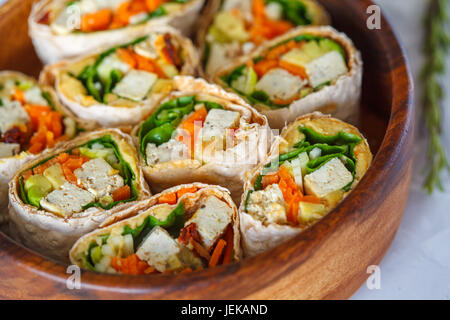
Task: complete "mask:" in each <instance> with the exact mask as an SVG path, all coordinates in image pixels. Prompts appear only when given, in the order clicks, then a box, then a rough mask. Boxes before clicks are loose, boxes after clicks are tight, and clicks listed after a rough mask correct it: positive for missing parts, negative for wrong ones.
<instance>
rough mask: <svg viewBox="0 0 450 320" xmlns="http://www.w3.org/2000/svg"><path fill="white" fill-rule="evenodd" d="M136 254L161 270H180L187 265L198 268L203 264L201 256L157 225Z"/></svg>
mask: <svg viewBox="0 0 450 320" xmlns="http://www.w3.org/2000/svg"><path fill="white" fill-rule="evenodd" d="M136 255H137V256H138V257H139V259H141V260H143V261H146V262H147V263H148V264H149V265H150V266H152V267H154V268H155V269H156V270H158V271H159V272H164V271H166V270H171V271H178V270H182V269H184V268H186V267H191V268H193V269H197V268H198V267H200V266H202V262H201V260H200V259H199V258H197V257H195V256H194V253H193V252H191V251H190V250H189V249H187V248H186V247H184V246H182V245H181V244H179V243H178V242H177V241H176V240H175V239H173V238H172V237H171V236H170V234H169V233H168V232H167V231H166V230H165V229H163V228H161V227H155V228H153V229H152V231H150V233H149V234H148V236H147V237H146V238H145V239H144V241H143V242H142V244H141V245H140V247H139V248H138V250H137V251H136Z"/></svg>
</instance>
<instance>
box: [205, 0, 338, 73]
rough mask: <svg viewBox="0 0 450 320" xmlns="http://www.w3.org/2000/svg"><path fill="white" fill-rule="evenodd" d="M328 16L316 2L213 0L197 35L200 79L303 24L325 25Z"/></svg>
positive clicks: (328, 20)
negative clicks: (201, 68)
mask: <svg viewBox="0 0 450 320" xmlns="http://www.w3.org/2000/svg"><path fill="white" fill-rule="evenodd" d="M328 24H330V17H329V15H328V13H327V12H326V11H325V9H324V8H323V7H322V6H321V5H320V4H319V3H318V2H317V1H315V0H292V1H285V0H224V1H221V0H213V1H210V2H209V3H208V6H207V8H206V10H205V19H203V20H202V24H201V27H200V30H199V32H198V34H197V42H198V43H199V46H200V49H201V51H200V52H202V53H203V54H202V57H203V59H202V62H203V64H202V65H203V70H202V71H203V74H202V75H203V76H206V77H207V78H210V79H212V76H213V75H214V74H215V72H216V71H217V70H218V69H219V68H220V67H221V66H223V65H225V64H228V63H230V62H232V61H233V60H234V59H236V58H238V57H240V56H242V55H245V54H249V53H250V52H252V51H253V50H255V49H256V48H257V47H258V46H259V45H261V44H263V43H264V42H265V41H268V40H271V39H273V38H275V37H277V36H280V35H282V34H284V33H285V32H287V31H289V30H291V29H293V28H295V27H297V26H306V25H328Z"/></svg>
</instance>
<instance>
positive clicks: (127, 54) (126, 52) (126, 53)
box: [116, 48, 137, 69]
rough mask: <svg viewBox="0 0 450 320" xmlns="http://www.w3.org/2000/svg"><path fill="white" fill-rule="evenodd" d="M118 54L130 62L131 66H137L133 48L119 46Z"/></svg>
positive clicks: (127, 62)
mask: <svg viewBox="0 0 450 320" xmlns="http://www.w3.org/2000/svg"><path fill="white" fill-rule="evenodd" d="M116 52H117V54H118V55H119V57H120V58H121V59H122V60H123V61H124V62H125V63H126V64H128V65H129V66H130V67H131V68H133V69H134V68H136V65H137V62H136V59H135V58H134V53H133V51H132V50H130V49H124V48H119V49H117V51H116Z"/></svg>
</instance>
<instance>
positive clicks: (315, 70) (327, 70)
mask: <svg viewBox="0 0 450 320" xmlns="http://www.w3.org/2000/svg"><path fill="white" fill-rule="evenodd" d="M305 69H306V73H307V74H308V77H309V82H310V83H311V86H312V87H313V88H315V87H317V86H319V85H321V84H324V83H326V82H328V81H333V80H336V79H337V78H338V77H339V76H341V75H343V74H345V73H347V71H348V68H347V65H346V63H345V61H344V58H343V57H342V55H341V54H340V53H339V52H337V51H335V50H333V51H330V52H328V53H326V54H324V55H323V56H321V57H320V58H318V59H315V60H313V61H311V62H309V63H308V64H307V65H306V67H305Z"/></svg>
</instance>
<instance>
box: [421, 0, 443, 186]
mask: <svg viewBox="0 0 450 320" xmlns="http://www.w3.org/2000/svg"><path fill="white" fill-rule="evenodd" d="M449 4H450V0H430V2H429V10H427V11H425V12H426V17H425V28H426V35H425V45H424V54H425V57H426V62H425V63H424V66H423V70H422V83H423V86H424V89H425V90H424V91H425V92H424V108H425V109H424V115H425V125H426V129H427V131H428V135H429V144H428V152H427V158H428V164H427V166H426V168H425V169H424V170H425V171H427V177H426V179H425V182H424V185H423V187H424V189H425V190H427V191H428V193H429V194H431V193H432V192H433V191H434V188H435V187H436V186H437V187H438V188H439V189H440V190H441V191H443V186H442V181H441V173H442V170H444V169H448V170H450V165H449V161H448V158H447V155H446V152H445V148H444V146H443V145H442V141H441V132H442V120H441V119H442V117H441V115H442V108H443V106H442V100H443V98H444V90H443V88H442V84H441V82H440V81H441V79H440V77H441V75H443V74H445V72H446V63H445V58H446V54H447V53H448V50H449V47H450V35H449V34H448V30H446V28H447V27H448V23H449V15H448V9H449Z"/></svg>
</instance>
